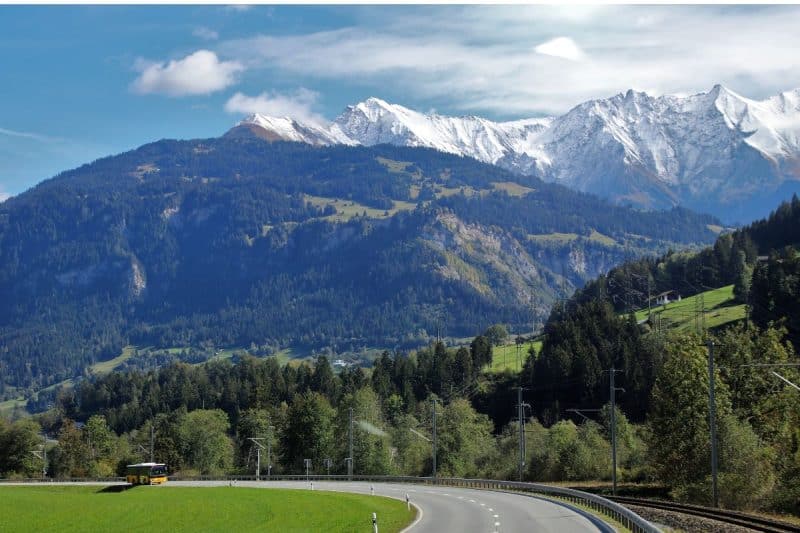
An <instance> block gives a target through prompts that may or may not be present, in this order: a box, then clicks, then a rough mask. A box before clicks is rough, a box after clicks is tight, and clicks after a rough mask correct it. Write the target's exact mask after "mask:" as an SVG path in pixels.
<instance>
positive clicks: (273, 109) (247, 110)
mask: <svg viewBox="0 0 800 533" xmlns="http://www.w3.org/2000/svg"><path fill="white" fill-rule="evenodd" d="M318 98H319V94H318V93H316V92H314V91H310V90H308V89H305V88H302V87H301V88H300V89H298V90H296V91H295V92H293V93H291V94H280V93H277V92H263V93H261V94H259V95H256V96H248V95H246V94H243V93H240V92H237V93H236V94H234V95H233V96H231V97H230V98H229V99H228V101H227V102H226V103H225V111H227V112H228V113H239V114H252V113H259V114H261V115H268V116H273V117H284V116H287V117H292V118H294V119H298V120H301V121H304V122H313V123H317V124H322V123H324V122H325V119H324V118H323V117H322V116H321V115H319V114H318V113H315V112H314V110H313V108H314V106H315V105H316V103H317V100H318Z"/></svg>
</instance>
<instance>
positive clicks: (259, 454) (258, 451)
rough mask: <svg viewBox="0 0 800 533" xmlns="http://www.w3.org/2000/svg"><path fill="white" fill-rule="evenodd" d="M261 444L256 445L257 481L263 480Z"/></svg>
mask: <svg viewBox="0 0 800 533" xmlns="http://www.w3.org/2000/svg"><path fill="white" fill-rule="evenodd" d="M260 477H261V446H256V481H261V480H260V479H259V478H260Z"/></svg>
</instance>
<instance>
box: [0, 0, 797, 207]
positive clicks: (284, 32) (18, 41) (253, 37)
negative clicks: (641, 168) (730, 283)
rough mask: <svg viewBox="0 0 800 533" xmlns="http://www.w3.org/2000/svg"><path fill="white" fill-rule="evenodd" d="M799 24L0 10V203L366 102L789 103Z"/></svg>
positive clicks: (488, 106)
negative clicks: (53, 180)
mask: <svg viewBox="0 0 800 533" xmlns="http://www.w3.org/2000/svg"><path fill="white" fill-rule="evenodd" d="M798 27H800V8H798V7H793V6H787V7H767V6H764V7H746V6H737V7H726V6H711V7H701V6H646V7H631V6H597V7H575V6H568V7H556V6H514V7H478V6H466V7H463V6H445V7H427V6H402V7H391V6H366V7H339V6H314V7H301V6H256V7H252V8H235V7H225V6H137V7H129V6H77V7H75V6H27V7H17V6H0V72H2V80H3V83H2V84H0V199H2V198H4V197H6V196H7V195H9V194H18V193H20V192H22V191H24V190H26V189H27V188H29V187H31V186H33V185H35V184H36V183H38V182H39V181H41V180H42V179H46V178H48V177H51V176H53V175H54V174H56V173H57V172H59V171H61V170H65V169H68V168H72V167H75V166H78V165H80V164H82V163H85V162H88V161H91V160H93V159H96V158H98V157H102V156H104V155H109V154H114V153H118V152H121V151H124V150H128V149H131V148H135V147H137V146H139V145H141V144H144V143H146V142H149V141H153V140H157V139H161V138H197V137H212V136H218V135H221V134H222V133H224V132H225V131H226V130H227V129H228V128H230V127H231V126H232V125H233V124H234V123H235V122H236V121H237V120H238V119H240V118H241V117H242V116H244V115H246V114H248V113H249V112H254V111H259V112H264V113H268V114H279V115H287V114H288V115H292V116H295V117H298V118H304V119H307V120H318V121H324V120H331V119H333V118H335V116H336V115H337V114H338V113H339V112H341V110H342V109H343V108H344V106H345V105H347V104H350V103H356V102H358V101H361V100H363V99H365V98H367V97H369V96H379V97H381V98H383V99H385V100H388V101H390V102H393V103H398V104H402V105H405V106H407V107H411V108H414V109H417V110H420V111H426V112H427V111H432V110H435V111H437V112H439V113H443V114H477V115H482V116H486V117H488V118H492V119H498V120H500V119H513V118H522V117H531V116H542V115H550V114H558V113H563V112H565V111H567V110H569V109H570V108H571V107H572V106H574V105H576V104H578V103H580V102H582V101H584V100H586V99H590V98H603V97H608V96H611V95H613V94H616V93H618V92H624V91H625V90H627V89H628V88H635V89H639V90H646V91H648V92H650V93H652V94H664V93H670V94H681V93H696V92H702V91H707V90H708V89H710V88H711V86H712V85H713V84H715V83H722V84H724V85H726V86H727V87H729V88H730V89H732V90H734V91H737V92H739V93H741V94H742V95H744V96H747V97H750V98H764V97H767V96H770V95H772V94H775V93H777V92H780V91H783V90H788V89H792V88H796V87H798V86H800V54H797V50H799V49H800V32H798V31H797V28H798Z"/></svg>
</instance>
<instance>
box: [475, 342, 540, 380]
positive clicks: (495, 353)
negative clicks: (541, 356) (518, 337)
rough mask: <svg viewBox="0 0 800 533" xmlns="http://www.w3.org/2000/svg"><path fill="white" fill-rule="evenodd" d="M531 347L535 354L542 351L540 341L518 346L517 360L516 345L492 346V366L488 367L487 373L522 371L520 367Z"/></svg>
mask: <svg viewBox="0 0 800 533" xmlns="http://www.w3.org/2000/svg"><path fill="white" fill-rule="evenodd" d="M531 346H533V349H534V350H536V353H537V354H538V353H539V352H541V351H542V341H531V342H526V343H524V344H520V347H519V355H520V357H519V359H517V345H516V344H504V345H502V346H494V347H493V348H492V366H490V367H489V369H488V371H489V372H505V371H506V370H510V371H512V372H519V371H520V370H522V365H524V364H525V360H526V359H527V358H528V350H530V348H531Z"/></svg>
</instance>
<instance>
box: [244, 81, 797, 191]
mask: <svg viewBox="0 0 800 533" xmlns="http://www.w3.org/2000/svg"><path fill="white" fill-rule="evenodd" d="M239 125H240V126H247V127H249V128H255V129H257V130H258V131H260V132H261V134H262V135H261V136H263V137H264V138H267V139H270V140H290V141H297V142H306V143H309V144H314V145H328V144H349V145H357V144H361V145H366V146H372V145H375V144H382V143H388V144H394V145H400V146H424V147H429V148H434V149H437V150H440V151H443V152H449V153H453V154H458V155H463V156H469V157H473V158H475V159H478V160H480V161H483V162H487V163H492V164H497V165H500V166H503V167H505V168H507V169H509V170H512V171H514V172H518V173H524V174H535V175H537V176H539V177H541V178H542V179H545V180H548V181H555V182H559V183H562V184H564V185H567V186H570V187H572V188H575V189H578V190H582V191H587V192H594V193H598V194H601V195H604V196H611V197H614V198H617V199H621V200H622V201H626V202H631V203H634V204H637V205H642V206H646V207H648V206H649V207H652V206H664V205H674V204H675V203H683V200H687V199H689V200H691V201H694V200H696V199H697V198H700V197H702V196H703V195H706V196H708V195H714V194H718V195H721V194H723V193H724V191H727V190H739V191H753V190H755V189H757V188H758V187H762V186H765V185H766V184H770V185H771V186H775V187H777V186H780V184H781V183H782V182H783V181H785V180H787V179H793V180H798V179H800V172H798V171H797V168H798V161H800V89H795V90H792V91H787V92H784V93H781V94H778V95H776V96H773V97H771V98H768V99H766V100H762V101H758V100H751V99H748V98H745V97H744V96H741V95H739V94H737V93H735V92H734V91H731V90H730V89H728V88H726V87H724V86H722V85H715V86H714V87H712V88H711V90H709V91H708V92H705V93H699V94H694V95H663V96H652V95H650V94H648V93H646V92H642V91H637V90H633V89H630V90H628V91H626V92H624V93H619V94H617V95H615V96H612V97H610V98H605V99H597V100H590V101H587V102H584V103H581V104H579V105H577V106H575V107H574V108H572V109H571V110H569V111H568V112H567V113H565V114H564V115H562V116H559V117H554V118H532V119H522V120H515V121H510V122H493V121H491V120H487V119H485V118H481V117H476V116H464V117H451V116H444V115H439V114H437V113H430V114H425V113H420V112H418V111H414V110H412V109H409V108H406V107H403V106H401V105H397V104H391V103H388V102H386V101H384V100H381V99H380V98H376V97H370V98H367V99H366V100H364V101H363V102H359V103H357V104H354V105H350V106H347V108H345V110H344V111H343V112H342V114H341V115H339V116H338V117H337V118H336V119H335V120H334V121H333V122H332V123H329V124H312V123H308V122H303V121H299V120H297V119H296V118H290V117H281V118H276V117H266V116H263V115H251V116H250V117H247V118H246V119H244V120H243V121H242V122H240V123H239ZM784 162H786V163H785V164H784ZM759 180H760V181H759ZM725 194H727V193H725Z"/></svg>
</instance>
